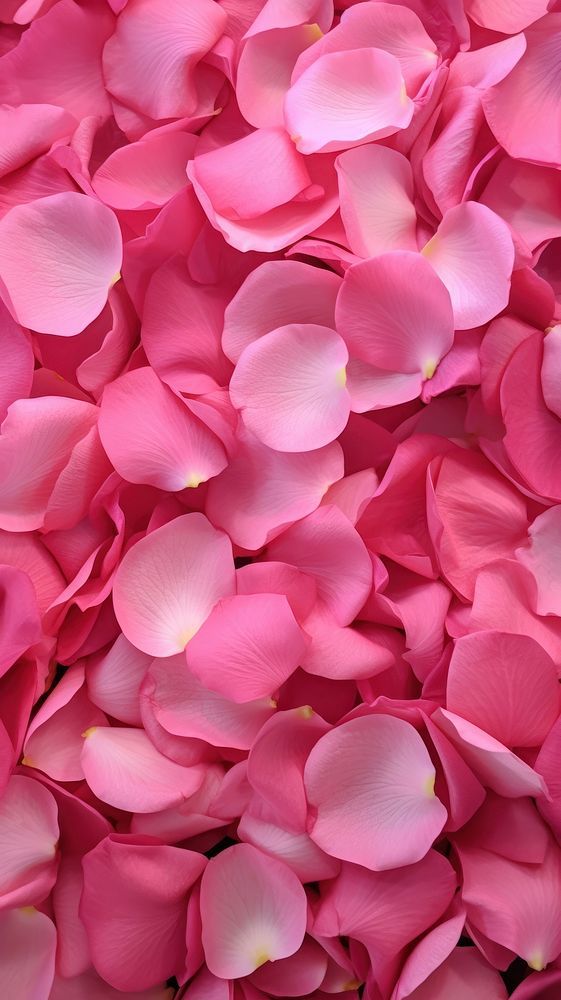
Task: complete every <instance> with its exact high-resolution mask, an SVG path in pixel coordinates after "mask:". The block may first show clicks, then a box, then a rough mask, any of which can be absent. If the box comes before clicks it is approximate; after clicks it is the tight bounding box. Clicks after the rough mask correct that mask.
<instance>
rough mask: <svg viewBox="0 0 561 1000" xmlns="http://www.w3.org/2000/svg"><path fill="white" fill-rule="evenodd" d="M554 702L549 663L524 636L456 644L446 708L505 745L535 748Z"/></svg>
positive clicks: (553, 714) (479, 637) (553, 713)
mask: <svg viewBox="0 0 561 1000" xmlns="http://www.w3.org/2000/svg"><path fill="white" fill-rule="evenodd" d="M560 699H561V695H560V692H559V683H558V680H557V670H556V668H555V664H554V662H553V660H552V659H551V657H549V656H548V654H547V653H546V652H545V650H544V649H542V647H541V646H540V645H539V644H538V643H537V642H536V641H535V639H531V638H530V636H526V635H509V634H508V633H506V632H497V631H489V632H475V633H474V634H473V635H466V636H463V637H462V638H460V639H458V640H457V641H456V644H455V647H454V652H453V653H452V659H451V661H450V667H449V671H448V682H447V688H446V707H447V708H448V709H450V711H452V712H455V714H456V715H461V716H462V717H463V718H464V719H467V720H468V721H469V722H473V723H474V725H476V726H479V728H480V729H484V730H485V731H486V732H487V733H489V734H490V735H491V736H494V737H495V739H497V740H499V742H501V743H504V744H505V746H508V747H532V746H539V745H540V744H541V743H542V742H543V740H544V739H545V737H546V736H547V734H548V732H549V730H550V729H551V727H552V725H553V723H554V722H555V720H556V719H557V716H558V715H559V709H560V707H561V702H560Z"/></svg>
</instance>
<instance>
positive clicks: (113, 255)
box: [0, 192, 122, 337]
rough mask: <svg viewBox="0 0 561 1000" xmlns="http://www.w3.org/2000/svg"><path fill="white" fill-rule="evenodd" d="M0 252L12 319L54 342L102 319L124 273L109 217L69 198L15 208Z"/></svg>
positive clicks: (2, 227) (2, 224) (0, 233)
mask: <svg viewBox="0 0 561 1000" xmlns="http://www.w3.org/2000/svg"><path fill="white" fill-rule="evenodd" d="M0 247H1V249H0V282H1V286H2V292H3V294H4V297H5V302H6V305H7V306H8V308H9V309H10V311H11V312H12V315H13V316H14V319H16V320H17V321H18V323H21V324H22V326H27V327H31V329H32V330H36V331H37V332H38V333H50V334H56V335H57V336H59V337H60V336H62V337H64V336H66V337H71V336H73V335H75V334H77V333H80V331H81V330H83V329H84V328H85V327H86V326H87V325H88V323H91V322H92V320H94V319H96V317H97V316H99V314H100V312H101V310H102V309H103V307H104V305H105V303H106V302H107V296H108V295H109V289H110V288H111V285H112V284H113V283H114V282H115V281H116V280H117V278H118V277H119V272H120V269H121V261H122V244H121V234H120V232H119V226H118V223H117V219H116V218H115V216H114V215H113V212H112V211H111V210H110V209H109V208H107V207H106V206H105V205H102V204H101V203H100V202H98V201H96V200H95V199H94V198H88V197H86V195H83V194H75V193H74V192H68V193H66V194H53V195H51V196H50V197H48V198H39V199H38V200H37V201H36V202H30V203H29V204H27V205H17V206H16V207H15V208H12V209H11V211H10V212H8V213H7V215H5V216H4V218H3V219H2V220H1V221H0ZM13 247H17V252H15V253H14V252H13ZM30 283H31V284H32V286H33V289H34V293H33V295H31V296H30V295H29V294H28V291H29V285H30Z"/></svg>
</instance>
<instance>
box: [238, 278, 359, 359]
mask: <svg viewBox="0 0 561 1000" xmlns="http://www.w3.org/2000/svg"><path fill="white" fill-rule="evenodd" d="M340 286H341V279H340V278H339V277H338V276H337V275H336V274H333V273H332V272H331V271H325V270H323V269H320V268H318V267H311V266H310V264H304V263H302V262H301V261H298V260H270V261H266V262H265V263H264V264H261V265H260V266H259V267H256V268H255V270H254V271H252V272H251V274H249V275H248V277H247V278H246V280H245V281H244V283H243V285H242V286H241V288H240V289H239V291H238V292H237V293H236V295H234V297H233V299H232V300H231V302H230V303H229V305H228V306H227V308H226V312H225V314H224V332H223V334H222V347H223V349H224V352H225V353H226V354H227V356H228V357H229V358H230V360H231V361H233V362H234V364H235V363H236V361H238V360H239V358H240V355H241V353H242V351H243V350H244V348H246V347H247V346H248V344H251V343H253V341H254V340H257V339H258V338H259V337H262V336H263V335H264V334H265V333H270V332H271V330H276V329H278V328H279V327H281V326H288V325H289V324H291V323H315V324H317V325H318V326H327V327H334V325H335V300H336V298H337V292H338V291H339V288H340Z"/></svg>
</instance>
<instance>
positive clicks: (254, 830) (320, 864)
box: [238, 802, 341, 883]
mask: <svg viewBox="0 0 561 1000" xmlns="http://www.w3.org/2000/svg"><path fill="white" fill-rule="evenodd" d="M238 836H239V838H240V840H241V841H243V842H244V843H246V844H252V845H253V847H256V848H259V850H260V851H263V852H264V853H265V854H267V855H269V856H270V857H272V858H276V859H277V860H278V861H282V862H283V864H285V865H287V866H288V868H290V870H291V871H293V872H294V874H295V875H296V876H297V877H298V878H299V880H300V882H302V883H306V882H319V881H322V880H323V879H329V878H333V877H334V876H335V875H337V874H338V872H339V869H340V867H341V862H340V861H337V860H336V859H335V858H330V857H329V855H328V854H326V853H325V852H324V851H322V850H320V848H319V847H318V846H317V844H314V842H313V840H311V839H310V837H309V836H308V834H307V833H297V832H296V831H294V830H287V829H286V826H285V825H283V824H282V820H280V819H279V818H278V815H277V811H276V809H271V808H269V806H268V805H264V804H263V803H259V805H256V804H255V803H254V802H252V804H251V808H250V809H246V811H245V812H244V814H243V816H242V818H241V820H240V822H239V824H238Z"/></svg>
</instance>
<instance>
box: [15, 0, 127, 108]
mask: <svg viewBox="0 0 561 1000" xmlns="http://www.w3.org/2000/svg"><path fill="white" fill-rule="evenodd" d="M114 24H115V18H114V17H113V15H112V13H111V10H110V8H109V5H103V6H100V5H99V4H92V5H89V6H87V7H81V6H79V4H77V3H74V0H59V2H58V3H56V4H55V5H54V6H53V7H52V8H51V10H49V11H47V13H46V14H45V15H44V16H43V17H39V18H37V20H35V21H34V22H33V23H32V24H30V26H29V28H28V29H27V30H26V31H25V32H24V33H23V35H22V36H21V39H20V43H19V44H18V45H17V46H15V48H13V49H12V50H11V51H10V52H8V53H6V55H4V57H3V59H2V63H1V66H0V102H2V103H3V104H11V105H13V106H15V107H17V106H19V105H20V104H35V103H37V104H49V105H54V106H56V107H61V108H65V109H66V111H68V112H70V114H71V115H73V116H74V118H76V120H77V121H81V120H82V119H83V118H86V117H87V116H88V115H96V116H98V117H99V118H100V119H101V120H103V121H105V120H106V119H107V118H109V116H110V114H111V103H110V101H109V98H108V95H107V92H106V90H105V85H104V81H103V74H102V68H101V53H102V50H103V46H104V45H105V42H106V41H107V39H108V38H109V36H110V35H111V32H112V31H113V29H114ZM62 38H64V39H65V46H64V59H61V58H60V43H61V39H62Z"/></svg>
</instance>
